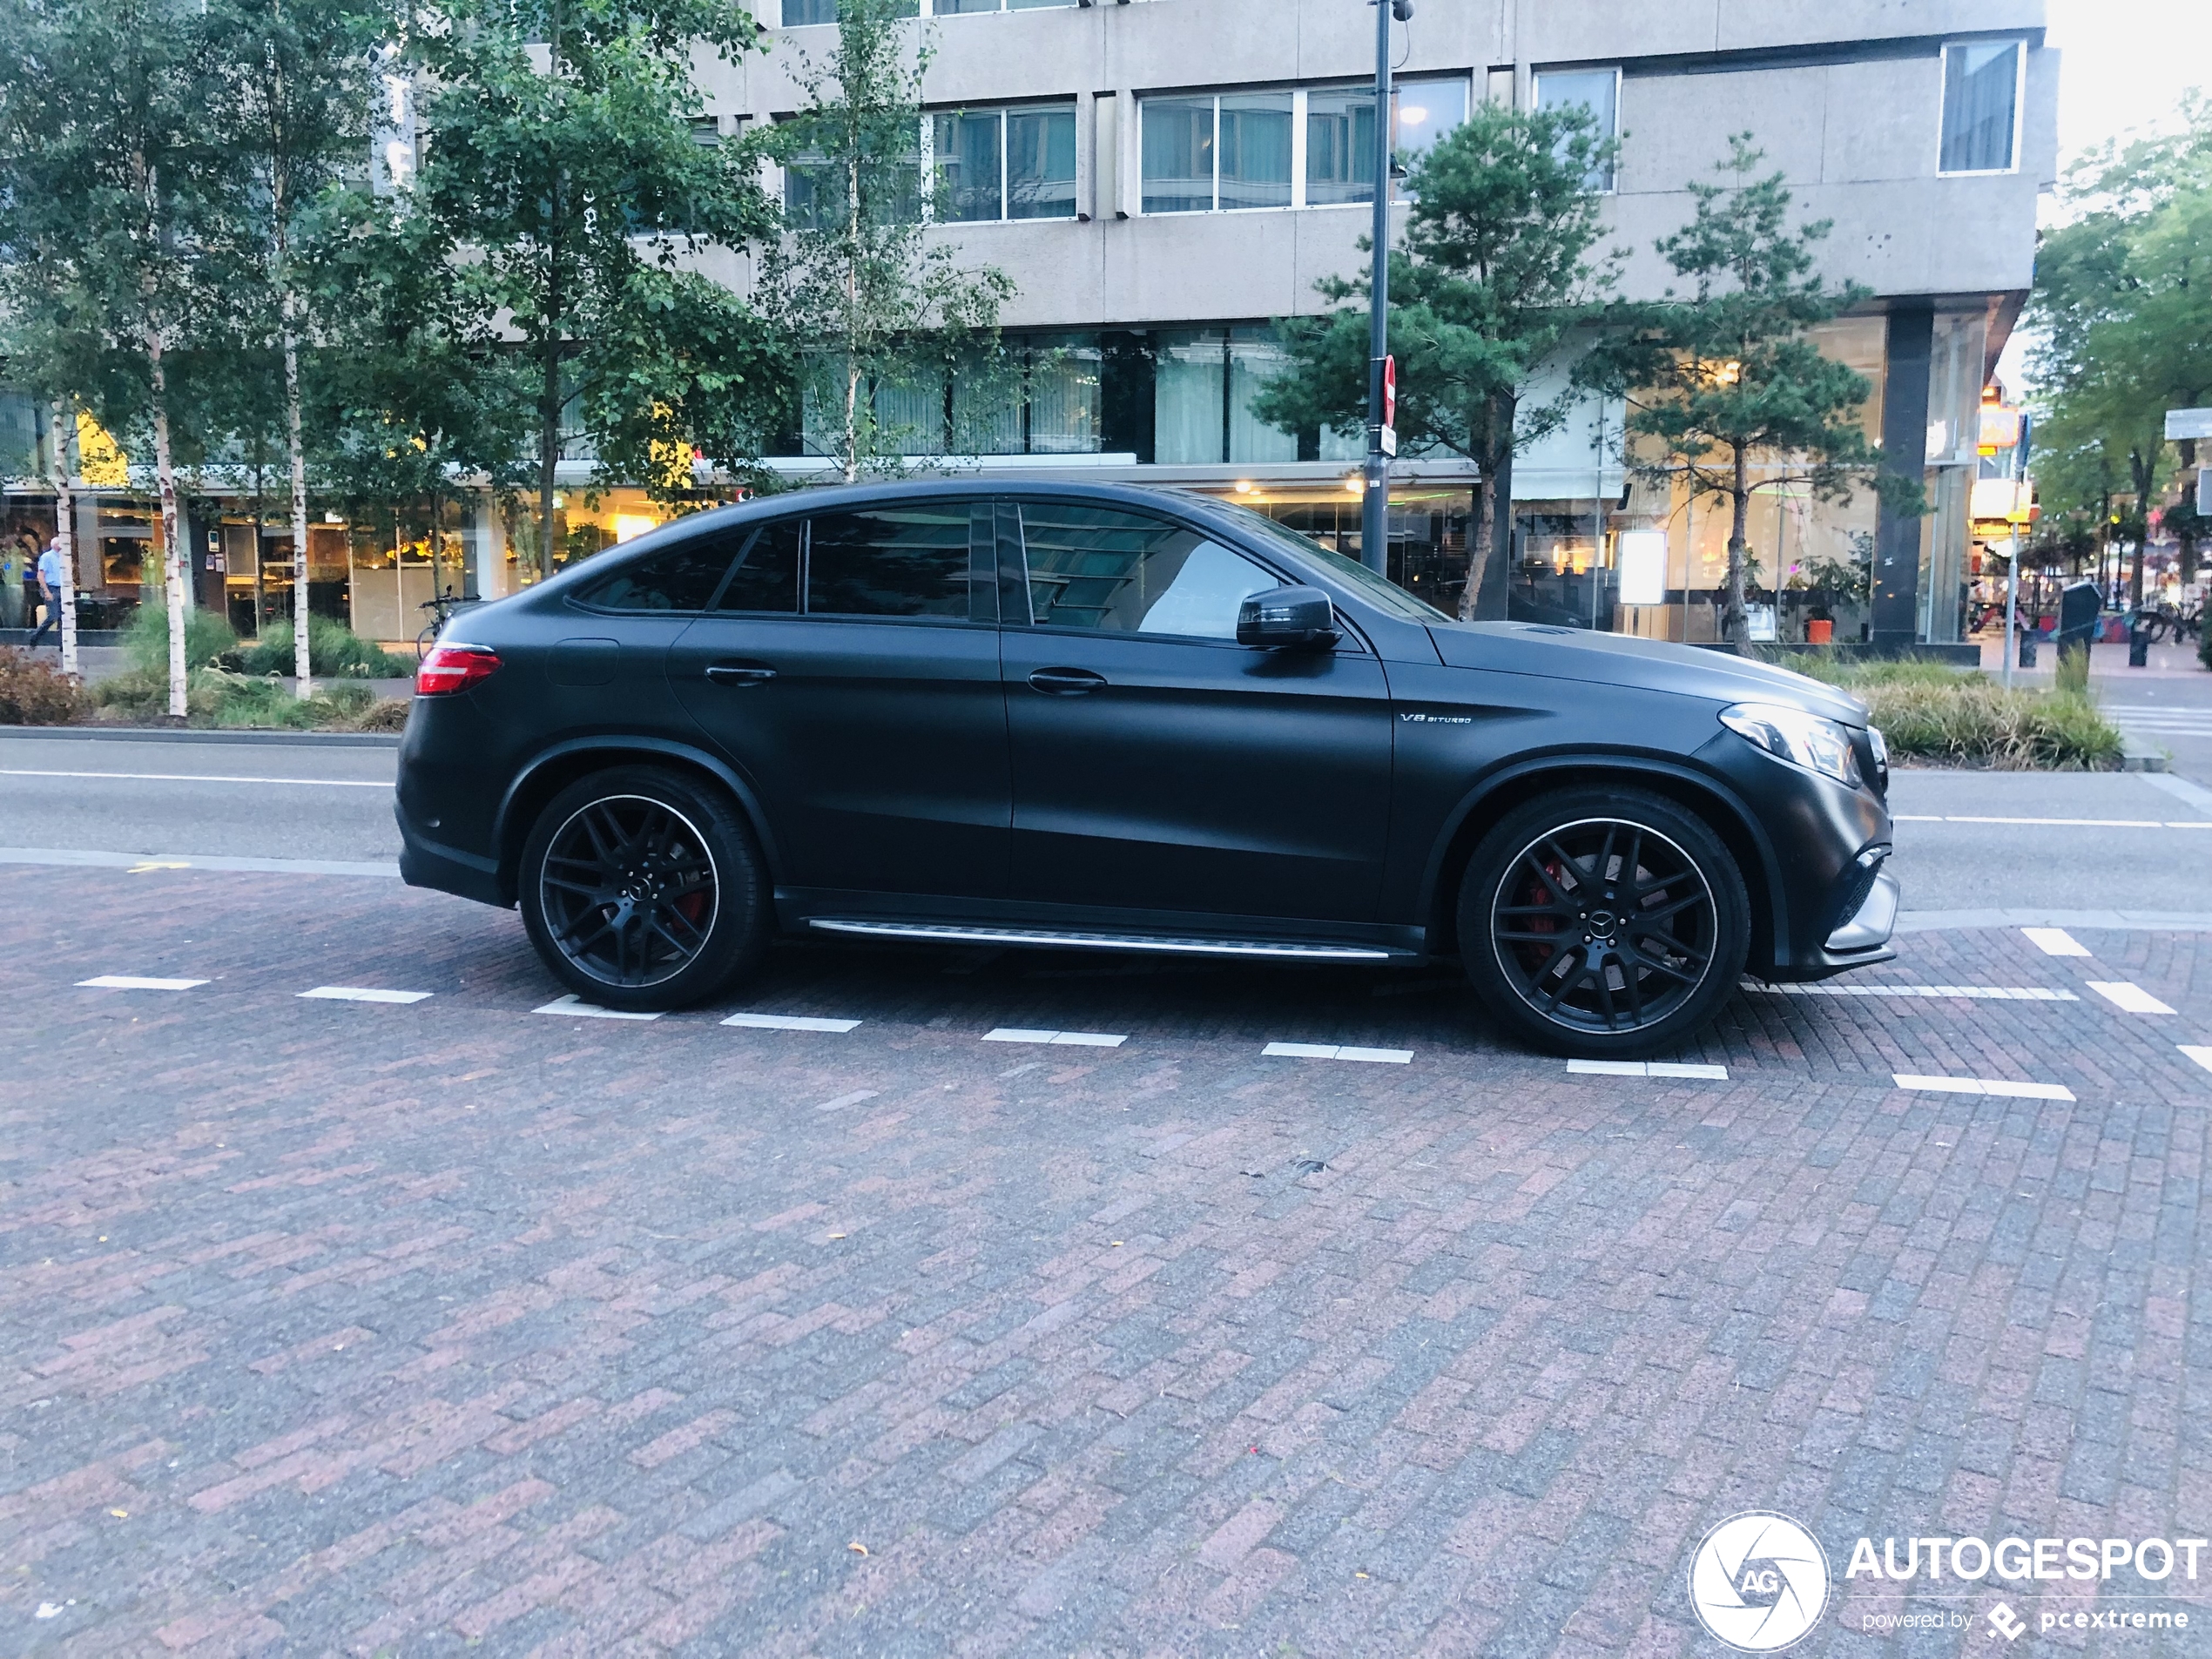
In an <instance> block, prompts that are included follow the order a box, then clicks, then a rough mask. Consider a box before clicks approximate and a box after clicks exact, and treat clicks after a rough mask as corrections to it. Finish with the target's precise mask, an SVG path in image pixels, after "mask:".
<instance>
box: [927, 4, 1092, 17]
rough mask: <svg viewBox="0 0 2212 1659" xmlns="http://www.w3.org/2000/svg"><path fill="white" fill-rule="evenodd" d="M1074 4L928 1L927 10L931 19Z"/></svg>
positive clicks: (1039, 9) (1053, 7)
mask: <svg viewBox="0 0 2212 1659" xmlns="http://www.w3.org/2000/svg"><path fill="white" fill-rule="evenodd" d="M1075 3H1076V0H930V5H929V10H930V15H931V16H933V17H961V16H965V15H966V14H968V12H971V11H1049V10H1055V9H1056V8H1059V7H1062V6H1072V5H1074V4H1075Z"/></svg>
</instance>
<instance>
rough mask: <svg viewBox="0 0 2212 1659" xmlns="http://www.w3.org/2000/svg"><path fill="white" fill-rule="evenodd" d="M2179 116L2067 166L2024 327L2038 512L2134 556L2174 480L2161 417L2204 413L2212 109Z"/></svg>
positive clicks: (2209, 372)
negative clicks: (2032, 391)
mask: <svg viewBox="0 0 2212 1659" xmlns="http://www.w3.org/2000/svg"><path fill="white" fill-rule="evenodd" d="M2183 112H2184V116H2185V123H2184V125H2183V127H2182V130H2181V131H2180V132H2175V133H2173V134H2170V135H2168V136H2164V137H2161V138H2146V139H2138V140H2135V141H2134V142H2131V143H2129V144H2128V145H2119V144H2117V143H2108V144H2107V145H2103V146H2101V148H2099V149H2097V150H2094V151H2093V152H2090V154H2089V155H2088V156H2087V157H2086V158H2084V159H2083V160H2081V161H2080V162H2079V163H2077V164H2076V165H2074V167H2073V168H2071V169H2069V171H2068V172H2067V179H2066V185H2065V188H2064V190H2063V191H2062V192H2061V197H2062V201H2063V204H2064V206H2065V208H2066V209H2067V211H2068V212H2070V213H2071V215H2072V217H2070V218H2069V219H2067V222H2066V223H2064V224H2063V225H2061V226H2059V227H2057V228H2056V229H2054V230H2052V231H2050V232H2048V233H2046V234H2045V236H2044V238H2043V240H2042V243H2041V246H2040V247H2039V248H2038V250H2037V252H2036V259H2035V291H2034V293H2033V295H2032V296H2031V297H2030V300H2029V305H2028V312H2027V318H2026V324H2027V327H2028V328H2029V329H2030V330H2031V333H2030V336H2029V337H2030V339H2031V340H2033V341H2034V342H2035V345H2034V347H2033V350H2032V352H2031V354H2030V356H2029V364H2028V366H2029V372H2030V374H2031V376H2032V378H2033V382H2034V384H2035V386H2036V388H2037V391H2038V395H2039V399H2040V401H2041V404H2042V408H2041V409H2040V419H2039V420H2038V421H2037V423H2036V427H2035V454H2034V455H2033V459H2032V461H2031V464H2030V470H2031V471H2032V472H2033V474H2034V476H2035V482H2036V489H2037V492H2038V495H2039V496H2040V499H2041V502H2042V504H2043V507H2044V509H2045V512H2046V514H2047V515H2050V514H2053V513H2054V512H2068V511H2071V512H2074V513H2076V514H2079V515H2080V516H2082V518H2083V519H2085V520H2086V521H2087V523H2091V524H2094V525H2095V526H2096V527H2097V528H2096V531H2095V534H2097V535H2099V536H2104V535H2112V536H2117V537H2119V538H2120V539H2123V540H2128V541H2133V542H2135V543H2137V544H2138V545H2139V546H2140V544H2141V540H2142V538H2143V536H2144V534H2145V532H2146V530H2147V529H2148V514H2149V512H2150V510H2151V509H2154V508H2155V507H2156V506H2157V505H2158V504H2159V502H2161V500H2162V499H2163V498H2164V497H2165V496H2166V495H2167V494H2168V491H2169V490H2170V489H2171V487H2172V485H2173V482H2174V481H2175V472H2176V466H2175V462H2176V461H2177V459H2178V457H2177V455H2176V453H2175V449H2174V448H2173V447H2172V446H2170V445H2169V444H2168V443H2167V442H2166V440H2165V436H2164V415H2165V411H2166V410H2167V409H2168V408H2182V407H2199V406H2202V405H2204V404H2206V403H2212V282H2208V280H2207V278H2208V277H2209V276H2212V103H2207V102H2205V101H2204V100H2202V99H2199V98H2191V99H2189V100H2188V101H2187V102H2186V103H2185V104H2184V106H2183ZM2046 522H2048V520H2047V521H2046ZM2174 528H2175V529H2177V530H2180V529H2182V526H2181V525H2175V526H2174ZM2188 534H2189V536H2190V539H2191V541H2192V543H2194V540H2195V525H2194V523H2193V522H2192V523H2190V525H2189V527H2188ZM2039 540H2040V537H2039ZM2193 551H2194V549H2193V547H2192V552H2193Z"/></svg>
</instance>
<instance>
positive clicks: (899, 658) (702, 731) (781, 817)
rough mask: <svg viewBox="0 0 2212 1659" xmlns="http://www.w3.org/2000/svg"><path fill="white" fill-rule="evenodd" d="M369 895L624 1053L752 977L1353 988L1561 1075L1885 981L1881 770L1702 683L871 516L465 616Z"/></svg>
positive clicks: (781, 529) (1049, 515)
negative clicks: (430, 901) (1454, 1004)
mask: <svg viewBox="0 0 2212 1659" xmlns="http://www.w3.org/2000/svg"><path fill="white" fill-rule="evenodd" d="M416 690H417V696H416V698H415V704H414V707H413V711H412V712H411V714H410V715H409V718H408V727H407V736H406V739H405V741H404V744H403V745H402V747H401V752H400V772H399V792H398V808H399V819H400V827H401V832H402V834H403V836H404V840H405V845H406V851H405V854H404V857H403V859H402V860H401V870H402V872H403V873H404V874H405V875H406V878H407V880H409V881H411V882H413V883H415V885H417V886H420V887H439V888H442V889H444V890H445V891H447V892H448V893H455V894H462V895H463V896H465V897H468V898H471V899H479V900H483V901H484V902H485V903H487V904H495V905H501V906H509V905H519V906H520V907H521V908H522V913H523V922H524V923H525V925H526V926H527V927H528V929H529V936H530V938H531V940H532V941H534V942H535V944H536V948H537V949H538V951H539V952H540V953H541V954H543V957H544V959H545V964H546V967H547V968H549V969H550V970H551V972H552V973H553V974H554V975H555V976H556V977H557V978H558V979H559V980H561V981H562V982H563V983H564V984H565V985H567V986H569V987H570V988H572V989H573V990H575V991H576V992H577V994H578V995H580V996H581V997H582V998H583V999H584V1000H586V1001H590V1002H594V1003H597V1004H599V1005H600V1006H602V1007H605V1008H618V1009H658V1008H674V1007H678V1006H679V1005H682V1004H687V1003H692V1002H697V1001H702V1000H703V999H706V998H710V997H712V996H715V995H718V993H720V992H721V991H723V989H724V988H725V987H727V986H729V985H731V984H732V982H733V981H736V980H737V979H738V977H739V976H740V975H743V974H747V973H748V972H752V971H753V970H755V969H757V968H759V966H760V964H761V963H762V961H763V959H764V957H765V954H766V952H767V949H768V947H769V943H770V941H771V940H772V938H773V937H774V936H776V935H777V934H803V933H812V934H817V935H819V934H857V935H863V936H866V937H869V938H874V939H904V940H918V941H961V942H988V943H990V944H994V945H1003V946H1025V945H1026V946H1038V947H1043V948H1053V949H1062V950H1066V949H1080V948H1092V949H1098V950H1111V951H1161V952H1174V953H1180V954H1195V955H1213V956H1224V957H1254V958H1272V959H1277V960H1281V961H1309V962H1312V961H1321V962H1366V963H1373V964H1377V965H1386V964H1389V963H1393V962H1410V961H1416V960H1419V959H1423V958H1434V957H1440V956H1448V955H1456V956H1458V958H1459V959H1460V961H1461V962H1462V963H1463V964H1464V965H1465V967H1466V970H1467V976H1468V978H1469V979H1471V980H1472V981H1474V988H1475V991H1476V993H1477V994H1478V995H1479V996H1480V999H1481V1001H1482V1002H1483V1003H1484V1005H1485V1006H1486V1007H1487V1008H1488V1009H1489V1010H1490V1012H1491V1013H1492V1014H1493V1015H1494V1016H1496V1017H1497V1018H1498V1019H1500V1020H1501V1021H1503V1022H1505V1023H1507V1025H1509V1026H1512V1027H1514V1028H1516V1029H1517V1030H1518V1031H1519V1032H1520V1033H1521V1035H1523V1036H1525V1037H1526V1038H1527V1039H1528V1040H1530V1041H1532V1042H1535V1043H1537V1044H1540V1045H1542V1046H1544V1047H1547V1048H1550V1049H1555V1050H1564V1051H1565V1052H1567V1053H1568V1054H1573V1055H1592V1056H1608V1055H1621V1056H1625V1055H1636V1054H1639V1053H1645V1052H1649V1051H1651V1050H1654V1049H1661V1048H1663V1047H1665V1046H1667V1045H1669V1044H1672V1043H1676V1042H1679V1041H1681V1040H1682V1039H1683V1038H1684V1037H1686V1036H1687V1035H1689V1034H1690V1033H1691V1032H1692V1031H1693V1030H1695V1029H1696V1028H1697V1027H1698V1026H1699V1025H1701V1024H1702V1023H1703V1022H1704V1021H1705V1020H1706V1019H1707V1018H1708V1017H1709V1016H1710V1015H1711V1014H1712V1012H1713V1010H1714V1008H1716V1005H1717V1004H1718V1003H1719V1002H1720V1001H1721V1000H1722V999H1723V998H1724V997H1725V996H1727V995H1729V993H1730V991H1731V990H1732V989H1733V988H1735V987H1736V986H1737V983H1738V981H1739V979H1740V978H1741V976H1742V975H1743V974H1745V973H1747V972H1748V973H1750V974H1754V975H1756V976H1757V977H1758V978H1760V979H1763V980H1769V981H1787V980H1815V979H1821V978H1824V977H1825V976H1827V975H1829V974H1837V973H1840V972H1842V971H1844V969H1847V968H1858V967H1861V966H1863V965H1865V964H1866V963H1870V962H1879V961H1887V960H1889V958H1890V956H1891V954H1892V953H1891V952H1890V950H1889V949H1888V941H1889V935H1890V930H1891V926H1892V921H1893V919H1894V917H1895V915H1896V913H1897V905H1898V887H1897V884H1896V881H1895V880H1894V879H1893V878H1892V876H1890V874H1889V873H1887V872H1886V871H1885V869H1884V867H1883V866H1884V862H1885V860H1886V859H1887V858H1888V856H1889V853H1890V815H1889V812H1888V809H1887V807H1886V806H1885V804H1884V794H1885V789H1886V786H1887V783H1888V767H1887V763H1886V761H1885V756H1884V752H1883V746H1882V738H1881V734H1880V733H1879V732H1877V731H1875V730H1873V729H1872V728H1871V727H1870V726H1869V725H1868V724H1867V720H1866V711H1865V708H1864V707H1863V706H1862V705H1860V704H1858V702H1857V701H1855V700H1854V699H1852V698H1850V697H1848V696H1846V695H1844V693H1842V692H1840V691H1835V690H1833V689H1831V688H1830V687H1828V686H1825V685H1820V684H1817V682H1815V681H1813V680H1810V679H1806V678H1802V677H1800V676H1798V675H1796V674H1791V673H1788V672H1785V671H1782V670H1780V669H1777V668H1773V667H1770V666H1767V665H1765V664H1760V663H1757V662H1751V661H1747V660H1744V659H1743V658H1737V657H1735V656H1731V655H1727V654H1724V653H1721V652H1716V651H1697V650H1692V649H1688V648H1685V647H1683V646H1679V645H1670V644H1659V643H1656V642H1654V641H1650V640H1646V639H1639V638H1631V637H1625V636H1622V635H1619V634H1609V633H1599V632H1593V631H1581V630H1575V629H1568V628H1555V627H1548V626H1538V625H1531V624H1521V623H1479V624H1466V623H1458V622H1454V621H1453V620H1452V619H1451V618H1450V617H1446V616H1444V615H1442V614H1441V613H1440V612H1438V611H1436V610H1432V609H1431V608H1430V607H1428V606H1427V605H1425V604H1422V603H1421V602H1420V600H1418V599H1416V598H1414V597H1412V596H1411V595H1410V594H1407V593H1405V592H1403V591H1401V590H1399V589H1398V588H1396V587H1394V586H1393V585H1391V584H1390V583H1387V582H1386V581H1384V580H1382V579H1381V578H1380V577H1377V576H1375V575H1373V574H1371V573H1370V572H1369V571H1367V570H1365V569H1363V568H1362V567H1360V566H1359V565H1358V564H1356V563H1352V561H1350V560H1348V559H1346V558H1344V557H1342V556H1339V555H1338V554H1335V553H1332V552H1330V551H1327V550H1325V549H1322V548H1320V547H1318V546H1316V545H1315V544H1314V543H1312V542H1310V541H1307V540H1306V539H1305V538H1304V537H1302V536H1297V535H1295V534H1293V533H1291V532H1290V531H1288V530H1286V529H1283V528H1281V527H1280V526H1278V525H1277V524H1274V523H1271V522H1270V521H1269V520H1267V519H1266V518H1264V517H1262V516H1258V514H1255V513H1252V512H1250V511H1248V510H1246V509H1243V508H1239V507H1236V506H1233V505H1231V504H1229V503H1226V502H1219V501H1214V500H1210V499H1205V498H1203V497H1199V496H1187V495H1182V494H1176V493H1170V492H1166V491H1161V490H1155V489H1145V488H1139V487H1136V486H1130V485H1117V484H1107V485H1071V484H1058V483H1043V482H1036V483H989V484H986V483H981V482H926V483H912V482H907V483H898V484H887V485H881V486H871V487H863V488H859V489H843V490H835V491H810V492H807V493H805V494H803V495H799V496H779V497H775V498H772V499H769V500H765V501H760V502H751V503H748V504H746V505H744V506H739V507H734V508H729V509H723V510H720V511H716V512H709V513H702V514H700V515H698V516H695V517H690V518H685V519H681V520H678V521H677V522H676V523H671V524H667V525H664V526H663V527H661V528H660V529H657V530H654V531H652V532H651V533H650V534H648V535H645V536H640V537H638V538H637V540H636V541H634V542H631V543H628V544H626V545H624V547H622V548H620V549H618V550H615V551H612V552H610V553H608V554H606V555H604V556H601V557H598V558H595V559H592V560H591V561H590V562H589V563H583V564H580V565H577V566H576V567H573V568H571V569H570V570H564V571H563V572H562V573H560V574H559V575H557V576H556V577H553V579H552V580H550V581H548V582H542V583H538V584H537V585H536V586H535V587H532V588H529V589H528V590H525V591H523V592H522V593H520V594H517V595H516V596H514V597H510V598H508V599H504V600H502V601H500V602H499V603H497V604H490V605H487V606H484V607H482V608H481V609H478V610H472V611H469V612H466V613H465V614H463V615H462V617H460V618H458V619H457V620H456V621H455V623H454V624H452V625H451V626H450V627H449V628H448V631H447V633H446V635H445V637H443V638H442V641H441V642H440V643H439V644H438V645H437V646H436V648H435V650H434V651H432V653H431V654H430V655H429V657H428V658H426V659H425V661H424V663H423V665H422V669H421V676H420V678H419V680H418V683H417V687H416Z"/></svg>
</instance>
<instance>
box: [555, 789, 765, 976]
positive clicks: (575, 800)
mask: <svg viewBox="0 0 2212 1659" xmlns="http://www.w3.org/2000/svg"><path fill="white" fill-rule="evenodd" d="M516 885H517V888H518V894H517V897H518V899H519V901H520V906H521V909H522V913H523V927H525V928H527V929H528V930H529V936H530V943H531V944H533V945H534V946H536V948H537V954H538V955H539V957H540V958H541V959H542V960H543V961H544V963H545V966H546V967H547V968H549V969H550V970H551V972H552V974H553V976H554V977H555V978H556V979H557V980H559V981H561V982H562V983H563V985H565V986H567V987H568V988H570V990H572V991H574V992H575V993H576V994H577V995H578V996H579V997H581V998H582V999H583V1001H587V1002H592V1003H596V1004H597V1005H598V1006H599V1007H601V1008H619V1009H621V1010H623V1011H624V1012H625V1013H659V1012H661V1011H663V1010H665V1009H668V1008H685V1007H687V1006H689V1005H690V1004H691V1003H694V1002H699V1001H705V1000H706V999H707V998H709V997H711V996H713V995H716V994H717V993H718V992H720V991H721V990H723V989H724V988H726V987H727V986H729V985H730V984H731V983H732V981H735V980H736V979H737V978H738V977H739V976H740V975H741V974H745V973H747V972H749V971H751V970H752V968H756V967H758V966H759V962H760V960H761V958H762V956H763V955H764V954H765V953H766V950H767V946H768V935H769V933H770V921H771V917H770V911H771V904H770V899H769V887H768V882H767V879H766V873H765V866H764V864H763V861H762V860H761V857H760V851H759V846H757V845H756V844H755V842H754V840H753V837H752V830H751V829H750V828H749V827H748V826H746V824H745V821H744V819H742V818H740V817H739V816H738V809H737V807H736V806H735V805H734V804H733V803H732V801H731V800H730V799H728V797H726V796H725V795H724V794H723V793H722V792H721V791H719V790H718V789H715V788H714V787H712V786H711V785H703V784H699V783H696V782H694V781H693V780H692V779H689V778H687V777H684V776H682V775H680V774H678V773H676V772H664V771H662V770H661V769H659V768H658V767H653V766H620V767H616V768H614V769H612V770H610V771H607V772H594V773H593V774H592V775H591V776H590V777H588V778H584V779H580V780H578V781H577V782H576V783H574V784H571V785H570V786H569V787H568V788H566V789H564V790H563V791H562V792H560V793H559V794H558V795H556V796H555V797H554V798H553V799H552V801H551V802H550V804H549V805H548V806H546V808H545V810H544V811H543V812H542V813H539V814H538V818H537V822H536V825H534V826H532V828H531V830H530V835H529V841H528V842H526V843H525V844H524V846H523V863H522V869H521V872H520V875H519V879H518V880H517V884H516Z"/></svg>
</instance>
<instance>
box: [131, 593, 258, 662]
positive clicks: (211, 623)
mask: <svg viewBox="0 0 2212 1659" xmlns="http://www.w3.org/2000/svg"><path fill="white" fill-rule="evenodd" d="M123 649H124V650H125V651H126V652H127V653H128V654H129V656H130V658H131V662H132V665H133V666H135V667H138V668H139V669H142V670H144V671H145V672H147V673H149V674H157V673H158V674H166V673H167V672H168V669H169V613H168V611H167V610H165V609H164V608H163V606H162V604H161V597H160V594H159V591H158V590H156V589H151V588H149V589H147V590H145V595H144V597H142V598H141V600H140V601H139V604H138V610H137V611H136V612H134V613H133V614H132V617H131V626H130V627H129V628H128V629H127V630H125V632H124V636H123ZM237 649H238V636H237V635H236V634H234V633H233V632H232V631H231V625H230V624H229V623H228V622H226V621H225V620H224V619H223V617H221V616H219V614H217V613H216V612H214V611H212V610H202V609H200V608H199V607H198V606H194V607H192V609H190V610H186V611H185V667H186V668H187V669H194V668H206V667H207V666H209V665H210V664H213V663H215V662H217V661H219V660H220V659H221V658H225V657H226V656H228V655H229V654H230V653H232V652H233V651H236V650H237Z"/></svg>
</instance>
